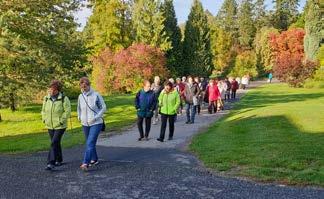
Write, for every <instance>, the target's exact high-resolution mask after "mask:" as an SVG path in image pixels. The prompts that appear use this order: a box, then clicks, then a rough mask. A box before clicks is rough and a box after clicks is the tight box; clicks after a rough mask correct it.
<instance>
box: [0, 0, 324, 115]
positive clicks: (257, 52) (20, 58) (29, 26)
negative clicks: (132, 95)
mask: <svg viewBox="0 0 324 199" xmlns="http://www.w3.org/2000/svg"><path fill="white" fill-rule="evenodd" d="M82 2H83V1H82V0H55V1H54V0H49V1H40V0H35V1H18V0H2V1H1V3H0V72H1V73H0V89H1V90H2V92H1V94H0V106H1V107H3V106H10V107H11V108H12V109H13V110H14V109H15V108H16V105H17V102H18V101H21V102H23V101H24V99H25V100H27V99H30V98H31V97H32V96H33V95H34V93H33V91H32V90H33V89H34V90H39V89H41V88H44V85H46V83H47V82H48V80H50V79H52V78H56V77H59V79H61V80H64V81H65V82H66V83H67V85H73V81H74V80H75V79H77V77H79V76H81V75H84V74H89V72H90V71H91V70H92V78H93V79H94V80H95V82H100V81H99V80H98V78H99V79H100V78H103V77H102V75H106V76H109V77H107V78H103V79H106V80H107V79H108V80H109V79H110V80H111V81H112V82H118V81H117V79H116V78H120V77H118V76H113V75H112V74H115V73H116V72H117V71H123V70H122V69H121V68H117V67H124V68H127V69H128V70H130V71H129V72H132V71H131V70H132V67H129V63H133V62H132V59H135V58H136V60H137V61H136V63H137V62H138V63H140V64H142V65H143V66H146V68H145V70H148V71H151V73H149V74H155V73H154V72H152V71H159V70H160V69H161V67H162V68H163V69H161V70H163V71H164V72H163V74H169V76H174V77H175V76H182V75H197V76H204V77H208V76H210V75H212V76H219V77H225V76H243V75H250V76H251V77H258V76H264V75H265V74H267V73H269V72H271V71H273V70H277V69H278V70H279V68H280V66H281V65H285V64H278V63H283V62H280V61H279V59H280V58H278V57H279V55H280V52H281V50H278V49H277V48H275V46H281V44H280V43H278V42H281V43H286V44H288V43H289V44H290V45H302V47H303V51H298V53H299V54H301V55H302V57H303V60H299V61H298V63H300V64H298V67H305V66H309V67H313V69H314V70H313V69H312V70H309V71H315V70H316V69H317V68H318V65H319V64H318V63H319V62H318V60H319V61H322V59H323V50H322V49H323V47H321V45H322V43H323V40H324V39H323V38H324V37H323V35H324V33H323V30H324V28H323V21H322V20H321V11H320V5H319V3H318V1H316V0H308V1H307V5H306V7H305V8H304V10H303V11H302V12H301V13H299V12H298V9H297V8H298V5H299V1H298V0H275V1H273V2H274V9H273V10H267V9H266V8H265V7H266V6H265V1H264V0H241V1H237V0H224V2H223V4H222V6H221V8H220V10H219V12H218V13H217V14H216V15H213V14H211V13H210V12H209V11H208V10H205V9H204V8H203V6H202V4H201V2H200V1H199V0H194V1H193V3H192V7H191V11H190V14H189V16H188V20H187V22H186V23H185V24H183V25H179V24H178V21H177V18H176V14H175V10H174V5H173V0H163V1H162V0H161V1H160V0H89V6H91V7H92V10H93V14H92V16H91V17H90V19H89V20H88V23H87V25H86V27H85V29H84V30H83V31H82V32H78V31H76V30H77V24H76V22H75V19H74V17H73V13H74V12H75V11H76V10H78V9H80V6H81V3H82ZM298 28H299V29H298ZM301 29H303V31H304V35H305V36H304V37H303V39H302V40H300V37H299V35H300V34H301V33H300V31H301ZM287 31H288V32H287ZM287 34H288V35H291V38H298V42H291V41H289V40H288V38H287V40H285V39H274V38H285V37H284V35H287ZM276 42H277V43H276ZM143 45H144V46H143ZM290 47H291V48H290V49H295V48H294V47H293V46H290ZM299 47H300V46H298V49H300V48H299ZM143 49H147V50H149V52H152V53H153V54H152V55H150V54H148V53H146V52H144V51H143ZM120 54H122V55H123V56H119V55H120ZM134 55H136V56H135V58H134ZM116 57H122V58H123V59H126V61H125V62H117V61H116V60H114V61H113V62H110V60H111V59H115V58H116ZM105 59H107V60H105ZM157 59H160V61H157ZM88 60H90V63H91V64H88V62H87V61H88ZM150 60H155V62H154V63H159V64H158V65H159V66H158V67H159V70H155V68H154V67H156V66H154V64H152V63H153V62H150ZM165 60H166V61H165ZM307 60H308V61H307ZM306 62H307V63H310V62H312V63H313V64H306ZM101 63H102V64H103V63H105V64H103V65H102V66H100V64H101ZM107 63H111V64H112V66H110V67H108V66H107ZM162 63H163V64H162ZM161 64H162V65H161ZM279 65H280V66H279ZM285 67H286V66H285ZM100 68H102V70H103V72H102V73H101V71H100V70H99V69H100ZM135 69H136V67H134V71H133V72H136V71H135ZM137 69H138V68H137ZM137 69H136V70H137ZM98 70H99V71H98ZM141 70H142V69H140V70H139V69H138V70H137V71H141ZM301 71H302V70H301ZM318 71H320V70H317V72H316V75H315V76H316V79H321V77H318V76H321V74H322V73H320V72H318ZM96 74H100V75H96ZM312 76H313V72H312V73H311V74H309V73H307V75H306V76H304V77H298V79H299V80H300V82H299V83H296V84H295V85H301V84H302V82H303V81H305V79H306V78H307V77H310V78H311V77H312ZM145 77H146V76H145ZM96 78H97V79H96ZM127 78H132V77H131V76H129V77H128V76H127ZM146 78H147V77H146ZM282 79H283V80H285V79H287V77H285V78H282ZM133 80H134V79H133ZM140 80H141V79H138V77H136V82H138V81H140ZM119 82H120V81H119ZM129 88H131V87H129ZM107 89H108V88H107ZM127 91H129V89H127ZM105 92H107V91H105Z"/></svg>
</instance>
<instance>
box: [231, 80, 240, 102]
mask: <svg viewBox="0 0 324 199" xmlns="http://www.w3.org/2000/svg"><path fill="white" fill-rule="evenodd" d="M231 89H232V94H231V98H232V99H235V98H236V91H237V89H239V84H238V82H237V81H236V80H235V79H233V80H232V82H231Z"/></svg>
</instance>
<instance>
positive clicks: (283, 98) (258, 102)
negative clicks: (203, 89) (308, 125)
mask: <svg viewBox="0 0 324 199" xmlns="http://www.w3.org/2000/svg"><path fill="white" fill-rule="evenodd" d="M322 97H324V92H323V93H311V94H277V95H271V94H265V93H250V94H248V95H247V96H246V97H244V98H243V99H242V101H241V102H240V105H239V107H240V108H245V107H246V108H251V107H265V106H269V105H274V104H279V103H290V102H301V101H306V100H311V99H317V98H322ZM323 101H324V99H323Z"/></svg>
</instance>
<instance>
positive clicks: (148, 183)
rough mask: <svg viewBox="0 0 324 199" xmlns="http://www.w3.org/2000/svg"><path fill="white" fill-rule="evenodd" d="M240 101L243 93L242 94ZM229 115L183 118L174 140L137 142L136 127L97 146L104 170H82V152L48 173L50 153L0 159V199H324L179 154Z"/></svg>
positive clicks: (71, 153) (321, 193)
mask: <svg viewBox="0 0 324 199" xmlns="http://www.w3.org/2000/svg"><path fill="white" fill-rule="evenodd" d="M240 95H242V93H241V94H240ZM227 112H228V111H224V112H222V113H218V114H217V115H208V114H205V113H204V114H202V115H199V116H198V115H197V120H196V123H195V124H190V125H189V124H188V125H186V124H184V121H185V119H184V117H185V115H183V116H180V117H179V118H178V121H177V123H176V130H175V135H174V140H172V141H166V142H164V143H159V142H157V141H156V138H157V137H158V135H159V127H160V126H159V125H156V126H153V128H152V133H151V135H150V137H151V139H150V140H149V141H142V142H138V141H137V138H138V132H137V129H136V127H133V128H131V129H130V130H128V131H127V132H125V133H123V134H122V135H116V136H113V137H110V138H101V139H100V140H99V146H98V153H99V156H100V158H101V159H100V164H99V165H98V166H97V167H95V168H92V169H91V170H90V171H89V172H87V173H85V172H82V171H80V169H78V167H79V165H80V160H81V157H82V155H83V147H75V148H73V149H67V150H64V152H63V153H64V158H65V161H66V164H64V165H63V166H62V167H59V168H57V169H56V170H55V171H52V172H48V171H44V166H45V165H44V163H45V162H46V153H44V152H41V153H36V154H30V155H19V156H3V155H2V156H0V199H4V198H24V199H25V198H69V199H70V198H113V199H115V198H152V199H153V198H166V199H177V198H185V199H190V198H193V199H197V198H203V199H205V198H275V199H278V198H303V199H304V198H311V199H316V198H324V189H316V188H298V187H286V186H280V185H275V184H259V183H254V182H249V181H244V180H240V179H235V178H227V177H222V176H218V175H214V174H211V173H210V172H209V171H208V170H206V169H205V168H203V167H202V166H201V164H200V163H199V161H198V160H197V159H196V158H195V157H194V156H193V155H191V154H190V153H187V152H184V151H183V150H181V149H182V148H183V147H184V146H185V145H186V143H187V142H188V140H189V139H190V137H191V136H192V135H194V134H196V133H198V132H199V131H200V130H202V129H205V128H207V126H208V125H210V124H212V123H214V122H215V121H216V120H217V119H218V118H219V117H221V116H222V115H224V114H226V113H227Z"/></svg>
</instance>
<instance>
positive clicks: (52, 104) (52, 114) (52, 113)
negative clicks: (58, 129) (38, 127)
mask: <svg viewBox="0 0 324 199" xmlns="http://www.w3.org/2000/svg"><path fill="white" fill-rule="evenodd" d="M50 100H51V99H50ZM53 106H54V102H53V101H52V107H51V124H52V129H54V125H53Z"/></svg>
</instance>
